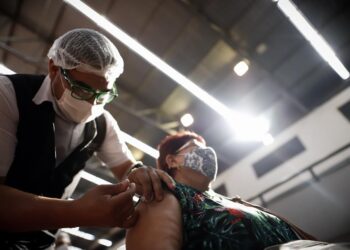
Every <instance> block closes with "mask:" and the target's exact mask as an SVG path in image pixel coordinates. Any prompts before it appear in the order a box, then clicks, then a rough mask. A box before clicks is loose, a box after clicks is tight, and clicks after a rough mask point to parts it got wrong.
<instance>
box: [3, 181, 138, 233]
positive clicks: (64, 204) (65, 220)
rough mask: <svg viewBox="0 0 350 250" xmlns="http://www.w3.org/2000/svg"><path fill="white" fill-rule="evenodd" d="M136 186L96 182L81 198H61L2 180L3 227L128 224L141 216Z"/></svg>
mask: <svg viewBox="0 0 350 250" xmlns="http://www.w3.org/2000/svg"><path fill="white" fill-rule="evenodd" d="M135 189H136V188H135V185H129V182H128V181H124V182H123V183H119V184H117V185H100V186H96V187H94V188H92V189H90V190H89V191H88V192H87V193H86V194H85V195H84V196H82V197H81V198H79V199H77V200H61V199H54V198H47V197H42V196H38V195H33V194H30V193H26V192H22V191H20V190H18V189H15V188H12V187H9V186H5V185H2V184H1V185H0V197H1V202H0V230H3V231H12V232H24V231H33V230H41V229H56V228H62V227H76V226H103V227H108V226H120V227H125V228H128V227H130V226H132V225H133V224H134V223H136V220H137V213H135V211H134V208H133V202H132V196H133V195H134V193H135ZM130 216H131V217H130ZM128 217H130V218H128ZM126 218H128V219H126Z"/></svg>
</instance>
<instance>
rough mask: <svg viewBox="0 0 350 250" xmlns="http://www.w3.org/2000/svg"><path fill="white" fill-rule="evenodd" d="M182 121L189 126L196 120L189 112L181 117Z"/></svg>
mask: <svg viewBox="0 0 350 250" xmlns="http://www.w3.org/2000/svg"><path fill="white" fill-rule="evenodd" d="M180 121H181V124H182V125H183V126H184V127H186V128H187V127H189V126H191V125H192V124H193V121H194V120H193V116H192V115H191V114H189V113H187V114H184V115H183V116H182V117H181V119H180Z"/></svg>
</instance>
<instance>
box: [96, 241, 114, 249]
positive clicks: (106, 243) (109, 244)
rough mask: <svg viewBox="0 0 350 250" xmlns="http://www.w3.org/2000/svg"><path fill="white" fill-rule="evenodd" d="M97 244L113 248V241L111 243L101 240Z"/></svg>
mask: <svg viewBox="0 0 350 250" xmlns="http://www.w3.org/2000/svg"><path fill="white" fill-rule="evenodd" d="M97 242H98V243H100V244H101V245H104V246H106V247H110V246H112V241H110V240H106V239H99V240H98V241H97Z"/></svg>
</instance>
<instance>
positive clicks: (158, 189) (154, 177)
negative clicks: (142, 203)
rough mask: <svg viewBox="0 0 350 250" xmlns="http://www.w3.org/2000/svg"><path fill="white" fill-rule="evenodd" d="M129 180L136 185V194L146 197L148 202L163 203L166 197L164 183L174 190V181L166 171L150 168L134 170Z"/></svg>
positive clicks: (143, 167)
mask: <svg viewBox="0 0 350 250" xmlns="http://www.w3.org/2000/svg"><path fill="white" fill-rule="evenodd" d="M128 179H129V180H130V181H131V182H134V183H135V184H136V193H138V194H140V195H142V196H143V197H145V199H146V201H152V200H153V198H154V197H155V198H156V200H158V201H161V200H162V199H163V197H164V190H163V188H162V182H161V181H164V182H165V183H166V185H167V186H168V188H170V189H174V187H175V182H174V180H173V179H172V178H171V177H170V176H169V175H168V174H167V173H166V172H164V171H162V170H160V169H155V168H152V167H148V166H142V167H140V168H136V169H133V170H132V171H131V172H130V173H129V175H128Z"/></svg>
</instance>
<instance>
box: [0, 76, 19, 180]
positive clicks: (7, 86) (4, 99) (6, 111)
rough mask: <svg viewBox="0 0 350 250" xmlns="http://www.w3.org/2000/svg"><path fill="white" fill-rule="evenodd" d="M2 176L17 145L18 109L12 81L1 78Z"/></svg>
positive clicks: (0, 136)
mask: <svg viewBox="0 0 350 250" xmlns="http://www.w3.org/2000/svg"><path fill="white" fill-rule="evenodd" d="M0 117H1V119H0V155H1V157H0V176H6V174H7V172H8V169H9V168H10V165H11V164H12V161H13V157H14V154H15V148H16V143H17V138H16V132H17V124H18V119H19V118H18V108H17V102H16V95H15V90H14V88H13V86H12V83H11V81H10V80H9V79H8V78H7V77H5V76H0Z"/></svg>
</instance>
